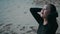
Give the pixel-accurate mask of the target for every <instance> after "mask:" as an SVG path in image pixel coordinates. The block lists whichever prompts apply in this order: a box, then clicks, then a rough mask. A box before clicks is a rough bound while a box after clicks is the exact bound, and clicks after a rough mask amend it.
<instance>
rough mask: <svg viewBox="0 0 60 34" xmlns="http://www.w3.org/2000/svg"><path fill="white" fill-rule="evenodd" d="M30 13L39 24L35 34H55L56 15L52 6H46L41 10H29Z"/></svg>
mask: <svg viewBox="0 0 60 34" xmlns="http://www.w3.org/2000/svg"><path fill="white" fill-rule="evenodd" d="M30 12H31V13H32V15H33V16H34V18H35V19H36V20H37V22H38V23H39V27H38V30H37V34H55V33H56V30H57V28H58V24H57V20H56V18H57V17H58V13H57V11H56V7H55V6H54V5H53V4H46V5H44V7H43V8H30Z"/></svg>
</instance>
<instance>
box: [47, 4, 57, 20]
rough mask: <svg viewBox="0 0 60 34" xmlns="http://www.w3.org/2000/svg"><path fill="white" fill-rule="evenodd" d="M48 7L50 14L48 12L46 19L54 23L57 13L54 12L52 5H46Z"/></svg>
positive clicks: (54, 8)
mask: <svg viewBox="0 0 60 34" xmlns="http://www.w3.org/2000/svg"><path fill="white" fill-rule="evenodd" d="M47 5H48V6H49V7H50V9H51V12H50V14H49V15H48V16H47V19H48V20H49V21H51V20H52V21H53V20H54V21H56V18H57V17H58V12H57V10H56V7H55V5H53V4H47Z"/></svg>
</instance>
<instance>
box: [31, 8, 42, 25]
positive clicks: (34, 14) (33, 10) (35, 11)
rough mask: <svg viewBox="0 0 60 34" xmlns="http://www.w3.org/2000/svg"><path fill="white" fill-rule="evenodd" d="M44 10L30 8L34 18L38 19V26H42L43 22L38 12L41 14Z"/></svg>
mask: <svg viewBox="0 0 60 34" xmlns="http://www.w3.org/2000/svg"><path fill="white" fill-rule="evenodd" d="M41 9H42V8H30V12H31V14H32V15H33V17H34V18H35V19H36V21H37V22H38V24H40V22H41V17H40V15H39V14H37V12H40V11H41Z"/></svg>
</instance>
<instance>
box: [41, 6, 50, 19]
mask: <svg viewBox="0 0 60 34" xmlns="http://www.w3.org/2000/svg"><path fill="white" fill-rule="evenodd" d="M49 14H50V7H49V6H48V5H44V7H43V8H42V10H41V17H43V18H45V17H47V16H48V15H49Z"/></svg>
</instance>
